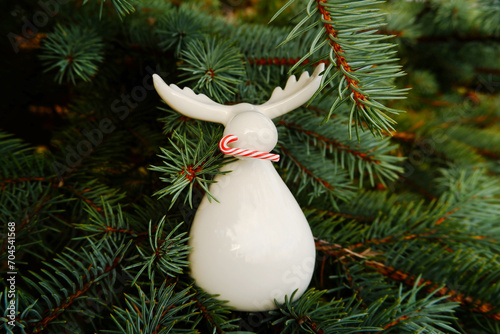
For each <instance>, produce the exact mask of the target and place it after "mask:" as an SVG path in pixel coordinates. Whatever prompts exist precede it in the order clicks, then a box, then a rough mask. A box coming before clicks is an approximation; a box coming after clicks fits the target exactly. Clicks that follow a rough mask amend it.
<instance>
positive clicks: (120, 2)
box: [83, 0, 135, 20]
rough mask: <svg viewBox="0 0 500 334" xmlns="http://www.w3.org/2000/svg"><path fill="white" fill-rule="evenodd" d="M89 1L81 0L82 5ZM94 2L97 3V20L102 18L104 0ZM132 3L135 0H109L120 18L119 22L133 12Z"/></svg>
mask: <svg viewBox="0 0 500 334" xmlns="http://www.w3.org/2000/svg"><path fill="white" fill-rule="evenodd" d="M88 2H89V0H83V5H85V4H87V3H88ZM96 2H99V3H100V4H99V18H102V14H103V10H104V3H105V2H106V0H96ZM134 2H135V0H111V5H112V6H113V8H114V9H115V11H116V13H117V14H118V16H119V17H120V20H121V19H123V17H125V16H127V15H128V14H131V13H133V12H135V7H134V5H133V4H134Z"/></svg>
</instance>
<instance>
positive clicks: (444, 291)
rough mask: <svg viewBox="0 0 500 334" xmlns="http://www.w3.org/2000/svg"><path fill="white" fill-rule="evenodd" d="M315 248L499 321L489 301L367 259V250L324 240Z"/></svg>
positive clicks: (343, 261)
mask: <svg viewBox="0 0 500 334" xmlns="http://www.w3.org/2000/svg"><path fill="white" fill-rule="evenodd" d="M353 248H355V247H353ZM316 249H317V250H318V251H321V252H324V253H325V254H327V255H329V256H334V257H336V258H338V259H339V261H341V262H342V263H348V262H350V261H358V262H360V263H362V264H363V265H364V266H366V267H368V268H372V269H375V270H376V271H377V272H378V273H380V274H382V275H384V276H385V277H387V278H389V279H391V280H394V281H397V282H401V283H404V284H406V285H408V286H416V287H418V288H421V287H426V288H425V290H426V291H427V292H429V293H431V292H432V293H434V294H436V295H439V296H444V297H446V298H447V299H448V300H449V301H451V302H457V303H460V304H461V305H462V306H466V307H468V308H469V309H470V310H471V311H472V312H476V313H481V314H483V315H485V316H487V317H490V318H492V319H495V320H499V321H500V313H492V312H493V311H495V310H497V308H498V307H497V306H493V305H491V304H489V303H485V302H482V301H480V300H476V299H474V298H473V297H470V296H466V295H465V294H463V293H460V292H457V291H454V290H452V289H450V288H447V287H443V286H441V285H439V284H437V283H434V282H431V281H429V280H426V279H424V278H420V277H415V276H412V275H411V274H408V273H406V272H404V271H402V270H398V269H395V268H393V267H391V266H388V265H386V264H384V263H381V262H379V261H375V260H369V259H368V258H369V256H367V255H370V252H369V251H368V252H364V253H358V252H355V251H353V250H351V247H349V248H346V247H343V246H342V245H338V244H330V243H328V242H326V241H324V240H317V241H316ZM373 255H374V254H373V253H372V254H371V256H373ZM402 320H403V319H402ZM396 324H397V322H393V323H391V324H390V325H391V326H389V327H392V326H393V325H396ZM389 327H387V328H389Z"/></svg>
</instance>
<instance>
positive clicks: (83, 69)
mask: <svg viewBox="0 0 500 334" xmlns="http://www.w3.org/2000/svg"><path fill="white" fill-rule="evenodd" d="M103 48H104V44H103V41H102V38H101V37H100V36H99V35H98V34H97V33H96V32H95V31H93V30H91V29H89V28H87V29H85V28H81V27H80V26H70V27H64V26H62V25H57V26H56V28H55V30H54V32H52V33H50V34H49V35H48V37H47V39H46V40H45V41H44V43H43V45H42V54H41V55H40V59H41V60H42V61H43V63H44V65H45V66H46V69H45V71H46V72H48V71H51V70H53V69H56V70H57V74H56V76H55V80H56V81H57V82H58V83H59V84H61V83H62V82H63V81H70V82H72V83H73V84H74V85H75V84H76V79H77V78H79V79H81V80H83V81H90V79H91V77H92V76H94V75H95V74H96V73H97V71H98V66H97V65H98V64H99V63H101V62H102V61H103V59H104V57H103Z"/></svg>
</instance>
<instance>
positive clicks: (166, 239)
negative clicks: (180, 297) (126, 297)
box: [126, 216, 191, 284]
mask: <svg viewBox="0 0 500 334" xmlns="http://www.w3.org/2000/svg"><path fill="white" fill-rule="evenodd" d="M165 222H166V220H165V216H164V217H163V218H162V219H161V220H160V222H159V223H158V224H157V225H156V229H155V231H154V233H153V228H152V222H151V221H150V222H149V247H147V246H146V245H137V251H138V252H139V254H140V255H139V257H140V258H141V260H140V261H137V262H136V263H134V264H133V265H131V266H129V267H127V268H126V270H128V269H132V268H136V267H139V270H138V272H137V274H136V275H135V278H134V279H133V281H132V284H134V283H135V282H136V281H137V280H138V279H139V278H140V276H141V274H142V273H143V272H144V271H145V270H146V269H147V273H148V278H149V279H150V280H153V277H154V273H155V272H160V273H161V274H162V275H166V276H171V277H175V276H176V275H177V274H182V273H183V270H184V268H185V267H187V265H188V264H189V262H188V261H187V260H186V258H187V255H188V254H189V252H190V249H191V247H189V246H187V245H186V241H187V240H188V238H187V237H185V235H186V234H187V233H186V232H182V233H178V234H176V231H177V230H178V229H179V227H180V224H179V225H177V226H176V227H174V228H173V229H172V230H171V231H170V232H169V233H168V234H167V235H166V236H164V233H163V229H164V227H165Z"/></svg>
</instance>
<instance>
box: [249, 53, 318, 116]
mask: <svg viewBox="0 0 500 334" xmlns="http://www.w3.org/2000/svg"><path fill="white" fill-rule="evenodd" d="M324 69H325V64H323V63H321V64H319V65H318V66H316V69H315V70H314V72H313V74H312V75H311V77H309V73H307V72H304V73H302V75H301V76H300V78H299V81H297V79H296V78H295V75H292V76H291V77H290V78H288V81H287V82H286V86H285V89H282V88H281V87H276V88H275V89H274V91H273V93H272V94H271V98H270V99H269V100H268V101H267V102H266V103H264V104H261V105H259V106H256V107H255V109H256V110H257V111H260V112H261V113H263V114H264V115H267V116H268V117H269V118H271V119H272V118H275V117H278V116H281V115H283V114H286V113H287V112H289V111H292V110H294V109H296V108H298V107H300V106H301V105H303V104H304V103H306V102H307V100H309V99H310V98H311V96H313V95H314V93H316V91H317V90H318V88H319V86H320V84H321V76H320V73H321V72H323V70H324Z"/></svg>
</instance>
